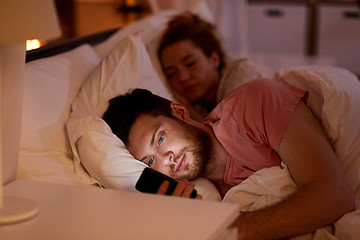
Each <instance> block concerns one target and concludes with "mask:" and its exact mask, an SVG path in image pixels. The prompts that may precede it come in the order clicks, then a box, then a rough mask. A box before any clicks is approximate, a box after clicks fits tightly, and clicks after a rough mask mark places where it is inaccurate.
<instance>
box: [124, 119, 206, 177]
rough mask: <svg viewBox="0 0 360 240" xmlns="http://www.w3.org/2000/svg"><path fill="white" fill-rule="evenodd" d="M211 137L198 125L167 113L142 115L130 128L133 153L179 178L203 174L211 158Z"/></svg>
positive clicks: (130, 145) (130, 148) (147, 162)
mask: <svg viewBox="0 0 360 240" xmlns="http://www.w3.org/2000/svg"><path fill="white" fill-rule="evenodd" d="M210 145H211V144H210V138H209V136H208V134H207V133H206V132H205V131H204V130H202V129H199V128H197V127H194V126H192V125H189V124H187V123H185V122H183V121H181V120H178V119H172V118H168V117H164V116H158V117H153V116H151V115H148V114H142V115H140V116H139V117H138V118H137V120H136V121H135V123H134V125H133V126H132V127H131V129H130V133H129V146H128V149H129V151H130V153H131V154H132V155H133V156H134V157H135V158H136V159H138V160H140V161H142V162H144V163H145V164H147V165H149V166H150V167H151V168H153V169H155V170H157V171H159V172H162V173H164V174H166V175H168V176H170V177H173V178H175V179H182V178H186V179H188V180H194V179H196V178H197V177H200V176H201V174H202V173H203V171H204V166H205V165H206V163H207V161H208V160H209V157H210V150H211V146H210Z"/></svg>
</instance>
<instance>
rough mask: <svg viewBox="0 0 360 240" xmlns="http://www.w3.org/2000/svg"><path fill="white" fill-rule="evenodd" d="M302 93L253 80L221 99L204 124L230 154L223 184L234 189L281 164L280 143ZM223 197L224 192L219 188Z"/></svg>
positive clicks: (279, 85) (260, 80)
mask: <svg viewBox="0 0 360 240" xmlns="http://www.w3.org/2000/svg"><path fill="white" fill-rule="evenodd" d="M303 97H304V101H306V97H307V93H306V91H305V90H300V89H296V88H293V87H291V86H289V85H287V84H285V83H282V82H279V81H274V80H269V79H255V80H252V81H250V82H248V83H246V84H244V85H242V86H241V87H239V88H237V89H236V90H234V91H232V92H231V93H230V94H229V95H228V96H227V97H226V98H224V99H223V100H222V101H221V102H220V103H219V104H218V106H217V107H216V108H215V109H214V110H213V111H212V112H211V113H210V114H209V116H208V117H207V118H206V119H205V121H204V123H205V124H207V125H208V126H210V127H211V128H212V129H213V131H214V133H215V135H216V137H217V138H218V139H219V141H220V142H221V144H222V145H223V146H224V148H225V149H226V151H227V152H228V154H229V157H228V160H227V165H226V170H225V176H224V181H225V182H226V183H227V184H229V185H230V186H235V185H238V184H239V183H241V182H242V181H243V180H245V179H246V178H247V177H249V176H250V175H251V174H253V173H254V172H256V171H258V170H260V169H262V168H266V167H272V166H278V165H280V162H281V160H280V157H279V155H278V153H277V152H278V149H279V144H280V141H281V139H282V136H283V134H284V132H285V130H286V127H287V125H288V123H289V121H290V119H291V117H292V115H293V113H294V111H295V108H296V106H297V104H298V103H299V101H300V100H301V99H302V98H303ZM219 190H220V192H222V193H223V194H225V192H226V190H225V189H222V190H221V189H219Z"/></svg>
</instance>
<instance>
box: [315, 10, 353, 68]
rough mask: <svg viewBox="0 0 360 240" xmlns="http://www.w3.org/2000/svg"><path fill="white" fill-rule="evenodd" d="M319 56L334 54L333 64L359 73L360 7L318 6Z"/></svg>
mask: <svg viewBox="0 0 360 240" xmlns="http://www.w3.org/2000/svg"><path fill="white" fill-rule="evenodd" d="M317 46H318V54H319V56H323V55H331V56H335V59H336V62H335V64H336V65H337V66H340V67H344V68H346V69H348V70H350V71H352V72H354V73H356V74H358V75H360V9H359V6H358V5H356V4H354V5H352V6H349V5H347V6H344V5H340V6H339V5H334V4H321V5H320V7H319V34H318V43H317Z"/></svg>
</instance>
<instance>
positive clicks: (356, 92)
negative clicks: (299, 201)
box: [281, 66, 360, 199]
mask: <svg viewBox="0 0 360 240" xmlns="http://www.w3.org/2000/svg"><path fill="white" fill-rule="evenodd" d="M281 78H282V79H284V80H285V81H286V82H287V83H289V84H290V85H292V86H295V87H298V88H302V89H306V90H308V91H309V105H310V108H311V110H312V112H313V113H314V114H315V115H316V116H317V117H318V118H319V119H320V120H321V122H322V124H323V127H324V130H325V132H326V134H327V136H328V138H329V139H330V142H331V144H332V146H333V148H334V150H335V152H336V154H337V156H338V158H339V160H340V163H341V166H342V168H343V170H344V172H345V175H346V176H347V178H348V180H349V182H350V184H351V186H352V188H353V190H354V191H355V192H356V195H357V198H358V199H360V124H359V119H360V108H359V103H360V82H359V80H358V79H357V77H356V76H355V75H354V74H352V73H351V72H349V71H347V70H345V69H341V68H337V67H331V66H304V67H297V68H294V69H290V70H288V71H287V72H286V73H284V74H283V75H282V76H281Z"/></svg>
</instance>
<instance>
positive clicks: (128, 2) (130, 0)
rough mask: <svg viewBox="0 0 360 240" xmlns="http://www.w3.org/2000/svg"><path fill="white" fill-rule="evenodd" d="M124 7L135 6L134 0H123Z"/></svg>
mask: <svg viewBox="0 0 360 240" xmlns="http://www.w3.org/2000/svg"><path fill="white" fill-rule="evenodd" d="M125 5H126V7H135V0H125Z"/></svg>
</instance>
